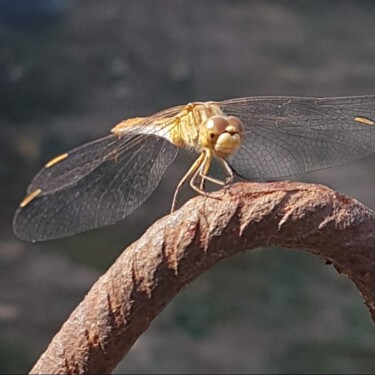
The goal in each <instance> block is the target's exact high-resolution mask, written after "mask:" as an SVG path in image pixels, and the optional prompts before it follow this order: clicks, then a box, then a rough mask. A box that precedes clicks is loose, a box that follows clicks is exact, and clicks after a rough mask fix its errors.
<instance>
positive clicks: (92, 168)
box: [13, 134, 178, 241]
mask: <svg viewBox="0 0 375 375" xmlns="http://www.w3.org/2000/svg"><path fill="white" fill-rule="evenodd" d="M91 147H95V148H96V150H97V151H98V147H99V149H100V150H101V154H100V153H99V154H97V153H95V152H93V153H91V151H93V150H90V148H91ZM77 150H81V151H82V150H84V151H85V155H86V157H87V160H90V162H89V168H88V170H86V171H85V173H83V172H80V171H79V169H82V168H84V163H82V164H81V165H79V167H75V165H74V164H72V165H70V168H68V166H66V168H65V167H64V166H63V163H64V162H68V160H69V158H70V157H71V156H72V155H74V152H73V153H71V154H69V157H68V158H67V159H66V160H63V161H61V166H59V164H60V163H58V164H56V165H55V166H52V167H51V171H52V169H53V168H56V170H57V168H61V172H65V175H66V176H69V177H70V180H69V179H68V181H69V183H67V182H65V184H64V183H63V184H62V185H60V186H62V187H60V188H58V182H59V181H60V178H59V177H58V176H57V175H56V176H55V174H56V173H57V172H56V171H55V172H54V173H55V174H51V175H43V173H46V172H41V173H40V174H39V175H38V176H37V177H36V178H35V179H34V181H33V182H32V187H31V188H30V189H29V190H31V191H33V189H35V188H40V189H41V193H40V195H38V196H37V197H36V198H35V199H32V200H31V201H30V202H29V203H28V204H26V205H25V206H24V207H20V208H18V210H17V212H16V214H15V217H14V221H13V228H14V232H15V234H16V235H17V236H18V237H20V238H22V239H25V240H31V241H42V240H48V239H54V238H61V237H65V236H68V235H72V234H76V233H80V232H84V231H87V230H89V229H93V228H98V227H102V226H106V225H110V224H114V223H116V222H117V221H119V220H121V219H123V218H124V217H126V216H127V215H129V214H130V213H131V212H133V211H134V210H135V209H136V208H137V207H139V206H140V205H141V204H142V203H143V202H144V201H145V200H146V199H147V198H148V197H149V196H150V195H151V193H152V192H153V191H154V190H155V189H156V187H157V186H158V184H159V182H160V180H161V177H162V175H163V173H164V172H165V170H166V168H167V167H168V166H169V165H170V164H171V163H172V161H173V160H174V159H175V157H176V155H177V151H178V149H177V148H176V147H175V146H174V145H172V144H171V143H170V142H169V141H167V140H166V139H164V138H162V137H158V136H155V135H145V134H142V135H141V136H140V135H137V134H133V135H131V134H130V135H126V136H125V138H119V137H118V136H116V135H113V136H109V137H106V138H102V140H100V141H98V142H97V143H95V142H93V143H91V144H88V145H85V146H82V147H81V148H79V149H77ZM77 150H76V153H77V156H78V154H79V152H78V151H77ZM104 150H106V151H104ZM115 151H116V152H115ZM89 155H96V158H94V161H92V158H90V157H89ZM109 155H110V156H109ZM86 165H87V164H86ZM75 168H76V174H74V172H72V169H73V170H74V169H75ZM78 175H79V176H80V177H79V178H78V177H76V176H78ZM51 176H52V177H53V178H52V179H51ZM48 177H50V180H49V181H50V182H48ZM51 181H52V182H51ZM51 184H52V185H51ZM51 186H52V188H50V187H51Z"/></svg>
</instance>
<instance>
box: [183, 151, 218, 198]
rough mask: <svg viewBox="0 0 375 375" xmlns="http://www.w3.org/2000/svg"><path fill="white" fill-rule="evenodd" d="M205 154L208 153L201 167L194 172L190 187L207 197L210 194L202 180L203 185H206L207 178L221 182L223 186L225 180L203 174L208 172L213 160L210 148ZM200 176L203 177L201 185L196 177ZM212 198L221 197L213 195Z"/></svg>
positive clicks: (216, 182) (214, 181)
mask: <svg viewBox="0 0 375 375" xmlns="http://www.w3.org/2000/svg"><path fill="white" fill-rule="evenodd" d="M205 154H206V156H205V158H204V160H203V162H202V164H201V167H200V168H199V169H197V170H196V172H195V173H194V175H193V177H192V178H191V180H190V187H191V188H192V189H193V190H195V191H196V192H197V193H198V194H200V195H203V196H205V197H208V196H209V194H208V193H207V192H206V191H205V190H204V189H202V181H203V187H204V181H205V180H207V181H210V182H213V183H215V184H219V185H221V186H223V185H224V182H223V181H220V180H217V179H216V178H212V177H210V176H206V175H204V174H203V173H204V172H206V173H207V172H208V170H209V168H210V164H211V160H212V154H211V153H210V151H209V150H206V152H205ZM207 165H208V166H207ZM198 176H199V177H200V178H201V180H200V184H199V185H197V184H196V179H197V177H198ZM212 198H215V199H220V198H216V197H212Z"/></svg>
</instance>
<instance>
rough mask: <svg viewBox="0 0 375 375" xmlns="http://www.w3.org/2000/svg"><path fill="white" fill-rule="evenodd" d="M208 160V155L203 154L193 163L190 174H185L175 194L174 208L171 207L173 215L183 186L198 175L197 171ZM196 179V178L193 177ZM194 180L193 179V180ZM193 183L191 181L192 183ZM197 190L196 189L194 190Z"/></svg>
mask: <svg viewBox="0 0 375 375" xmlns="http://www.w3.org/2000/svg"><path fill="white" fill-rule="evenodd" d="M205 158H206V153H204V152H202V153H201V154H200V155H199V157H198V159H197V160H196V161H195V162H194V163H193V165H192V166H191V167H190V169H189V170H188V172H187V173H186V174H185V176H184V177H183V178H182V179H181V181H180V182H179V183H178V185H177V188H176V191H175V192H174V196H173V201H172V207H171V213H172V212H173V211H175V210H176V204H177V196H178V193H179V191H180V190H181V188H182V186H183V185H184V184H185V182H186V181H187V180H188V179H189V178H190V177H191V176H192V175H193V174H194V175H196V174H197V171H198V170H199V168H200V167H201V165H202V163H203V162H204V160H205ZM193 178H194V177H193ZM193 178H192V179H193ZM190 182H191V181H190ZM194 190H195V189H194Z"/></svg>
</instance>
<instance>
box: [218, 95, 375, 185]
mask: <svg viewBox="0 0 375 375" xmlns="http://www.w3.org/2000/svg"><path fill="white" fill-rule="evenodd" d="M219 105H220V108H221V109H222V110H223V111H224V112H225V113H226V114H228V115H232V116H237V117H239V118H240V119H241V120H242V122H243V123H244V126H245V129H246V134H245V140H244V144H243V145H242V146H241V147H240V149H239V150H238V151H236V152H235V153H234V154H233V155H231V156H230V157H229V158H228V161H229V163H230V164H231V165H232V166H233V168H234V170H235V171H236V172H238V173H239V174H240V175H242V176H244V177H246V178H249V179H274V178H281V177H288V176H293V175H296V174H301V173H304V172H308V171H313V170H318V169H323V168H328V167H332V166H335V165H339V164H343V163H345V162H348V161H351V160H354V159H357V158H360V157H363V156H366V155H368V154H370V153H372V152H374V151H375V96H365V97H347V98H345V97H343V98H321V99H317V98H297V97H259V98H242V99H234V100H228V101H225V102H221V103H219Z"/></svg>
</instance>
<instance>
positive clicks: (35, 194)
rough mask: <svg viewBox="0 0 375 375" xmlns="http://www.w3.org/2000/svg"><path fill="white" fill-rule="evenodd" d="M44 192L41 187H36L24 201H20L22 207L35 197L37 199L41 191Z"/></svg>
mask: <svg viewBox="0 0 375 375" xmlns="http://www.w3.org/2000/svg"><path fill="white" fill-rule="evenodd" d="M41 192H42V190H41V189H36V190H34V191H33V192H32V193H30V194H28V195H26V197H25V198H24V199H23V201H22V202H21V203H20V207H21V208H23V207H25V206H27V205H28V204H29V203H30V202H31V201H32V200H33V199H35V198H36V197H37V196H38V195H39V194H40V193H41Z"/></svg>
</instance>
